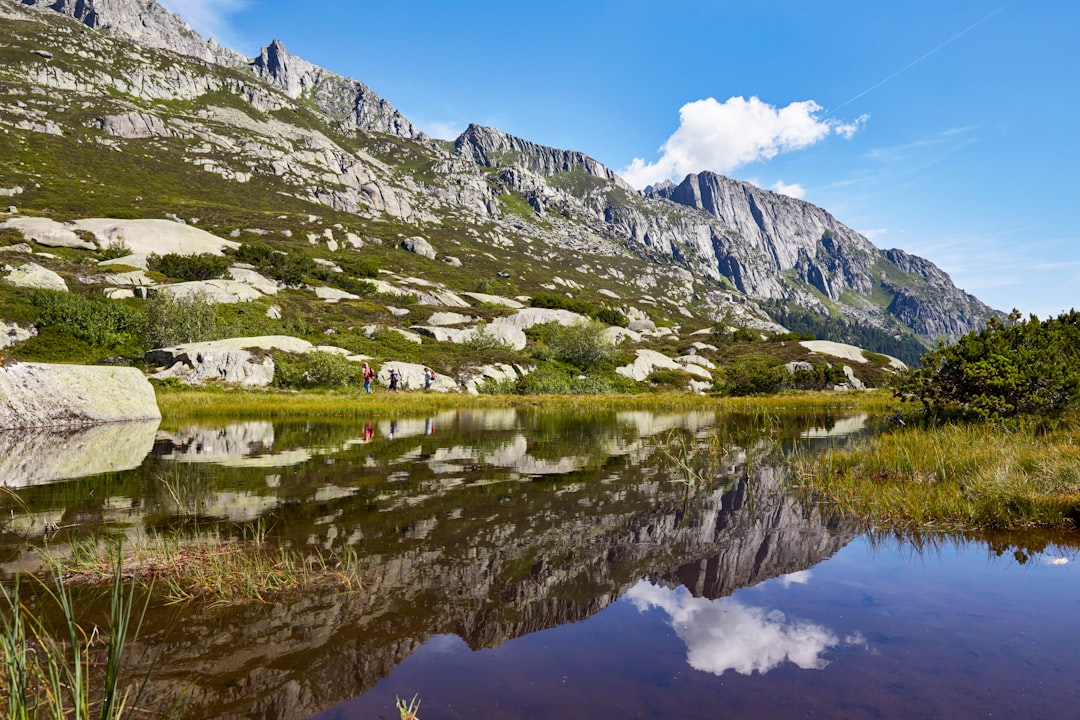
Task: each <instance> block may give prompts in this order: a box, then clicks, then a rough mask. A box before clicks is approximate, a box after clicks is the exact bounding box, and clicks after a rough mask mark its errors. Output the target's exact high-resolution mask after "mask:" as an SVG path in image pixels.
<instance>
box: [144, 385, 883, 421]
mask: <svg viewBox="0 0 1080 720" xmlns="http://www.w3.org/2000/svg"><path fill="white" fill-rule="evenodd" d="M157 400H158V407H159V408H160V409H161V413H162V416H163V421H162V422H163V424H164V425H166V426H168V425H169V424H170V423H173V422H177V421H180V420H184V419H189V418H239V417H270V418H286V417H292V418H301V417H358V416H371V415H393V414H397V413H407V412H427V411H430V410H442V409H448V408H462V407H489V408H497V407H552V408H566V409H575V408H587V409H595V408H598V407H600V408H633V409H643V410H649V409H676V410H679V409H700V408H717V409H729V410H732V411H742V412H745V411H754V410H755V409H761V408H763V409H767V410H772V411H784V410H838V409H862V410H875V409H878V410H883V409H884V408H885V407H886V406H887V405H888V404H889V401H890V397H889V396H888V395H887V394H885V393H814V392H799V393H786V394H781V395H775V396H771V397H755V398H716V397H704V396H701V395H689V394H686V393H652V394H647V395H646V394H634V395H615V394H608V395H599V396H596V395H590V396H580V397H579V396H574V395H529V396H520V395H464V394H460V395H459V394H445V395H444V394H438V393H421V392H416V393H401V394H390V393H386V392H381V391H378V392H375V393H373V394H371V395H367V394H364V393H363V392H362V391H355V390H343V391H305V392H281V391H275V390H245V389H224V388H187V387H175V386H167V385H159V386H158V387H157Z"/></svg>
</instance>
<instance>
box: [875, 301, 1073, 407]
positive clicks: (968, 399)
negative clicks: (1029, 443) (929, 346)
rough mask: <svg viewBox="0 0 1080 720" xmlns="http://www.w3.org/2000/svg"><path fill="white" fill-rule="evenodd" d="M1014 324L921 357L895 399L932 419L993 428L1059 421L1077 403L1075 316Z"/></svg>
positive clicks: (996, 324) (994, 324) (997, 325)
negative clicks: (976, 421)
mask: <svg viewBox="0 0 1080 720" xmlns="http://www.w3.org/2000/svg"><path fill="white" fill-rule="evenodd" d="M1009 319H1010V321H1011V323H1012V324H1005V323H1003V322H1001V321H999V320H996V319H991V320H990V322H989V323H987V327H986V328H985V329H984V330H981V331H979V332H973V333H968V334H967V335H965V336H964V337H962V338H960V340H959V341H958V342H957V343H956V344H955V345H948V346H941V347H939V348H938V349H937V350H935V351H933V352H931V353H929V354H928V355H925V356H923V359H922V367H921V368H919V369H918V370H915V371H911V372H910V373H908V375H907V376H906V377H905V378H904V379H902V380H901V382H900V383H899V385H898V387H897V391H896V392H897V395H898V396H900V397H904V398H911V399H917V400H919V401H920V402H922V404H923V407H924V408H925V410H926V411H927V412H928V413H929V414H931V415H959V416H963V417H971V418H981V419H989V420H997V419H1001V418H1007V417H1013V416H1018V415H1036V416H1051V417H1052V416H1058V415H1060V414H1061V413H1062V412H1064V411H1065V410H1066V409H1067V408H1069V407H1075V406H1076V404H1077V401H1078V400H1080V312H1077V311H1076V310H1072V311H1070V312H1068V313H1063V314H1061V315H1059V316H1058V317H1057V318H1052V319H1049V320H1042V321H1040V320H1039V319H1038V318H1037V317H1036V316H1034V315H1032V316H1031V317H1030V318H1029V319H1028V320H1027V321H1024V322H1020V314H1019V313H1018V312H1016V311H1013V314H1012V315H1011V316H1010V317H1009Z"/></svg>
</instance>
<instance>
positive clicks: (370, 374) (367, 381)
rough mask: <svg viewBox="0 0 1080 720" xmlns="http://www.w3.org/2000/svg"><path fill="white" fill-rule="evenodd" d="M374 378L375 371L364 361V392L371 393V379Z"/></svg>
mask: <svg viewBox="0 0 1080 720" xmlns="http://www.w3.org/2000/svg"><path fill="white" fill-rule="evenodd" d="M374 379H375V371H374V370H372V369H371V366H370V365H368V364H367V363H364V392H366V393H369V394H370V393H371V381H372V380H374Z"/></svg>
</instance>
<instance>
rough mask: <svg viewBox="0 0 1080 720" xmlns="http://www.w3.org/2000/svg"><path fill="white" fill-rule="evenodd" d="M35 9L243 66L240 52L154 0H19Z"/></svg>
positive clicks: (211, 60) (216, 61) (209, 59)
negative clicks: (224, 44)
mask: <svg viewBox="0 0 1080 720" xmlns="http://www.w3.org/2000/svg"><path fill="white" fill-rule="evenodd" d="M20 1H21V2H22V4H23V5H28V6H30V7H33V8H35V9H39V10H47V11H52V12H58V13H61V14H63V15H67V16H69V17H72V18H74V19H75V20H78V21H79V22H81V23H83V24H84V25H86V26H87V27H89V28H93V29H95V30H100V31H104V32H112V33H116V34H118V35H121V36H124V37H127V38H129V39H131V40H134V41H136V42H139V43H142V44H144V45H149V46H151V47H156V48H162V49H164V50H171V51H172V52H175V53H179V54H181V55H189V56H191V57H195V58H199V59H200V60H205V61H206V62H209V63H214V64H216V65H228V66H235V65H242V64H244V63H246V62H247V58H246V57H244V56H243V55H241V54H240V53H238V52H236V51H234V50H230V49H228V48H224V47H222V46H220V45H219V44H218V43H217V42H216V41H215V40H213V39H210V40H207V39H205V38H203V37H202V36H201V35H199V33H197V32H195V31H194V30H192V29H191V27H190V26H189V25H188V24H187V23H186V22H184V20H183V18H181V17H180V16H179V15H176V14H175V13H171V12H169V11H168V10H166V9H165V8H163V7H162V6H161V5H159V4H158V3H157V2H156V1H155V0H20Z"/></svg>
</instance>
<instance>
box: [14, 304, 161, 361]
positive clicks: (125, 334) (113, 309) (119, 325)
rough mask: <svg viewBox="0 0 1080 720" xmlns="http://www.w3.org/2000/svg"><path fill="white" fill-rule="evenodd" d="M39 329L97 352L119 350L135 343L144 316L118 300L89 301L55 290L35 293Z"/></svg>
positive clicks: (134, 308)
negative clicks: (79, 341) (63, 335)
mask: <svg viewBox="0 0 1080 720" xmlns="http://www.w3.org/2000/svg"><path fill="white" fill-rule="evenodd" d="M31 303H32V304H33V305H34V306H35V307H36V308H37V309H38V313H39V314H38V320H37V322H38V325H39V326H40V327H41V328H47V329H50V330H53V331H55V332H56V333H60V334H66V335H69V336H71V337H74V338H76V339H78V340H81V341H83V342H85V343H87V344H88V345H90V346H93V347H96V348H103V349H108V348H119V347H121V346H125V345H130V344H132V343H137V340H138V337H139V335H140V332H141V330H142V323H143V315H142V313H140V312H139V310H138V308H136V307H132V306H130V305H126V304H124V303H122V302H120V301H118V300H104V299H101V300H99V299H96V298H90V297H86V296H83V295H78V294H76V293H70V292H59V291H56V290H34V291H33V292H32V293H31Z"/></svg>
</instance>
